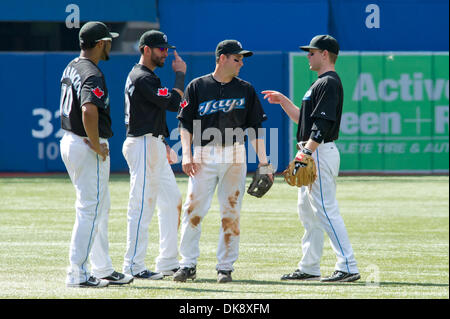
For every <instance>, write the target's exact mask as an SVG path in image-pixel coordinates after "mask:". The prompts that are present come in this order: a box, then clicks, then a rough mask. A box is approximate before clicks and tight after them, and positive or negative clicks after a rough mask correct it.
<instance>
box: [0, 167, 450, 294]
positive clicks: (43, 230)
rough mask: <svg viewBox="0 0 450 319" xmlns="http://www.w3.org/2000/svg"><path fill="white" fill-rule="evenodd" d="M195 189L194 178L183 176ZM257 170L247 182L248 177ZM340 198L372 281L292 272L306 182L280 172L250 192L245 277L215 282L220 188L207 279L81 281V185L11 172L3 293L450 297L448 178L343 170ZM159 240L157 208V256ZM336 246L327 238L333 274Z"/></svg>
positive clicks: (4, 217) (114, 215)
mask: <svg viewBox="0 0 450 319" xmlns="http://www.w3.org/2000/svg"><path fill="white" fill-rule="evenodd" d="M177 181H178V185H179V187H180V190H181V192H182V194H183V198H185V195H186V190H187V179H186V178H185V177H181V176H180V177H177ZM128 183H129V181H128V176H127V175H113V176H111V182H110V191H111V211H110V218H109V238H110V254H111V258H112V260H113V264H114V266H115V267H116V269H117V270H119V271H120V270H121V268H122V262H123V255H124V253H125V246H126V207H127V202H128V191H129V184H128ZM248 184H249V180H248V181H247V185H248ZM337 196H338V200H339V204H340V208H341V214H342V216H343V217H344V221H345V223H346V226H347V230H348V232H349V235H350V240H351V242H352V245H353V248H354V251H355V256H356V258H357V261H358V266H359V269H360V272H361V276H362V279H361V280H360V281H358V282H356V283H350V284H343V283H342V284H323V283H319V282H309V283H308V282H305V283H301V282H284V281H280V280H279V278H280V276H281V275H282V274H284V273H287V272H291V271H293V270H294V269H295V268H296V265H297V262H298V261H299V259H300V257H301V248H300V242H301V237H302V235H303V228H302V226H301V224H300V221H299V220H298V217H297V213H296V201H297V195H296V190H295V188H293V187H290V186H288V185H286V184H285V183H283V182H282V179H281V178H280V177H278V178H277V181H276V184H275V185H274V186H273V188H272V189H271V190H270V192H269V193H268V195H266V196H265V197H264V198H262V199H256V198H254V197H251V196H249V195H247V194H246V195H245V198H244V203H243V207H242V214H241V245H240V256H239V259H238V261H237V262H236V264H235V268H236V271H235V272H234V273H233V279H234V281H233V282H232V283H229V284H218V283H216V272H215V270H214V267H215V264H216V257H215V256H216V247H217V242H218V234H219V226H220V220H219V210H218V202H217V198H214V201H213V203H212V207H211V210H210V212H209V214H208V215H207V216H206V217H205V219H204V221H203V224H202V231H203V232H202V238H201V240H200V249H201V256H200V259H199V261H198V266H197V280H196V281H194V282H187V283H175V282H173V281H172V280H171V279H168V278H166V279H164V280H160V281H142V280H135V282H134V283H133V284H132V285H130V286H126V287H108V288H106V289H73V288H72V289H71V288H66V287H65V284H64V280H65V270H66V267H67V266H68V252H69V242H70V237H71V231H72V227H73V223H74V219H75V213H74V201H75V192H74V189H73V186H72V184H71V183H70V180H69V179H68V178H67V177H66V176H65V175H62V176H52V177H35V178H0V298H158V299H168V298H177V299H185V298H186V299H187V298H195V299H303V298H364V299H365V298H426V299H428V298H449V178H448V176H433V177H339V179H338V195H337ZM157 250H158V227H157V214H156V213H155V215H154V218H153V220H152V223H151V226H150V244H149V249H148V253H147V264H148V266H150V267H154V259H155V257H156V255H157ZM335 261H336V260H335V256H334V254H333V251H332V250H331V246H330V244H329V243H328V241H326V244H325V248H324V253H323V258H322V274H323V275H328V274H330V273H331V272H332V271H333V267H334V263H335Z"/></svg>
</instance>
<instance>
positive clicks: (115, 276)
mask: <svg viewBox="0 0 450 319" xmlns="http://www.w3.org/2000/svg"><path fill="white" fill-rule="evenodd" d="M101 279H103V280H108V281H109V284H110V285H126V284H129V283H131V282H132V281H133V279H134V278H133V276H131V275H126V274H121V273H119V272H117V271H113V273H112V274H111V275H109V276H108V277H103V278H101Z"/></svg>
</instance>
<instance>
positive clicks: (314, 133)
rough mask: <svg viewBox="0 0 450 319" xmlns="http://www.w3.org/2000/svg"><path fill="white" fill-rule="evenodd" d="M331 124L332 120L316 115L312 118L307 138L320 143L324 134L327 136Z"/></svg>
mask: <svg viewBox="0 0 450 319" xmlns="http://www.w3.org/2000/svg"><path fill="white" fill-rule="evenodd" d="M332 126H333V121H329V120H326V119H324V118H318V117H316V118H315V119H314V122H313V126H312V128H311V135H310V137H309V138H310V139H312V140H313V141H314V142H317V143H319V144H320V143H322V141H323V140H324V138H325V136H327V134H328V132H329V131H330V129H331V127H332Z"/></svg>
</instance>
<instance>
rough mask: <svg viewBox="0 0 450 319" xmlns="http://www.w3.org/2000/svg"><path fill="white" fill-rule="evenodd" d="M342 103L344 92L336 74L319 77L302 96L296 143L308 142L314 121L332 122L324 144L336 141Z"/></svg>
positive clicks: (325, 74) (331, 73)
mask: <svg viewBox="0 0 450 319" xmlns="http://www.w3.org/2000/svg"><path fill="white" fill-rule="evenodd" d="M343 103H344V90H343V88H342V83H341V79H340V78H339V76H338V74H337V73H336V72H334V71H330V72H326V73H324V74H322V75H320V76H319V77H318V79H317V80H316V81H315V82H314V83H313V84H312V85H311V87H310V88H309V90H308V91H307V92H306V93H305V95H304V96H303V101H302V106H301V108H300V118H299V121H298V128H297V141H298V142H304V141H307V140H309V138H310V136H311V128H312V126H313V122H314V120H315V119H324V120H328V121H330V122H332V125H331V127H330V129H329V130H327V132H325V133H324V142H325V143H328V142H332V141H335V140H337V139H338V137H339V126H340V123H341V116H342V107H343Z"/></svg>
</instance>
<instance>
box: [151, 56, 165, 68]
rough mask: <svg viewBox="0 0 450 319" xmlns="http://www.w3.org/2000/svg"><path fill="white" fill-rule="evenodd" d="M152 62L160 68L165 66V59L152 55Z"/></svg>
mask: <svg viewBox="0 0 450 319" xmlns="http://www.w3.org/2000/svg"><path fill="white" fill-rule="evenodd" d="M152 62H153V64H154V65H156V66H158V67H160V68H161V67H163V66H164V58H163V57H156V56H153V55H152Z"/></svg>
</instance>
